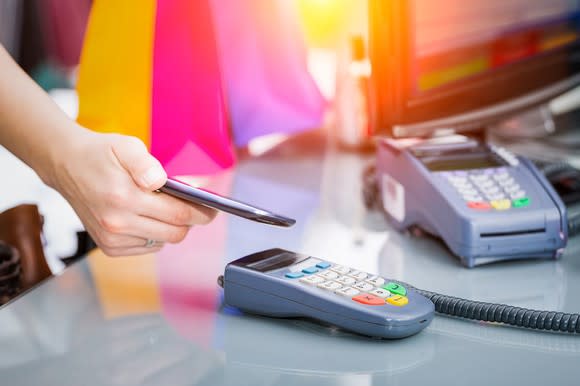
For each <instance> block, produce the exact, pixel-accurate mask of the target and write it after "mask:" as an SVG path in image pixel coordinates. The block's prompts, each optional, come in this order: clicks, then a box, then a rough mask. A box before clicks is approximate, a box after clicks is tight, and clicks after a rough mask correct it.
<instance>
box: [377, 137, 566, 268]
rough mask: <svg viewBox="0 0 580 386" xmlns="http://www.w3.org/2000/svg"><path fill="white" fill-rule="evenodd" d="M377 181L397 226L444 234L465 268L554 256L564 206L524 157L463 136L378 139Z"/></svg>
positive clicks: (562, 231)
mask: <svg viewBox="0 0 580 386" xmlns="http://www.w3.org/2000/svg"><path fill="white" fill-rule="evenodd" d="M377 173H378V175H377V181H378V185H379V190H380V194H381V198H382V204H383V207H384V210H385V212H386V214H387V217H388V218H389V219H390V220H391V221H392V223H393V224H394V225H395V227H396V228H398V229H399V230H403V229H406V228H409V227H411V226H418V227H420V228H422V229H423V230H425V231H427V232H428V233H431V234H433V235H436V236H439V237H441V238H442V239H443V241H444V242H445V244H446V245H447V246H448V247H449V249H450V250H451V251H452V252H453V253H454V254H455V255H457V256H459V258H460V259H461V262H462V263H463V264H464V265H465V266H467V267H473V266H475V265H478V264H484V263H489V262H495V261H501V260H510V259H521V258H558V257H559V256H561V254H562V252H563V249H564V247H565V246H566V242H567V219H566V208H565V206H564V204H563V203H562V201H561V199H560V198H559V196H558V195H557V193H556V192H555V191H554V189H553V188H552V186H551V185H550V183H549V182H548V181H547V180H546V178H545V177H544V176H543V175H542V174H541V173H540V172H539V171H538V169H537V168H536V167H535V166H534V165H533V164H532V163H531V162H530V161H529V160H527V159H525V158H523V157H518V156H514V155H513V154H511V153H510V152H508V151H506V150H505V149H503V148H496V147H494V146H491V145H487V144H483V143H481V142H479V141H477V140H475V139H471V138H467V137H463V136H450V137H443V138H442V139H430V140H429V139H426V140H417V139H403V140H393V139H388V138H384V139H379V144H378V153H377Z"/></svg>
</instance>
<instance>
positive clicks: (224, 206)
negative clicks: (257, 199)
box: [159, 178, 296, 227]
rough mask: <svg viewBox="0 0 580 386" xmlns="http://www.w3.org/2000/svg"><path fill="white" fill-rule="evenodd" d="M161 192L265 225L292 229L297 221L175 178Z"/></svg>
mask: <svg viewBox="0 0 580 386" xmlns="http://www.w3.org/2000/svg"><path fill="white" fill-rule="evenodd" d="M159 191H161V192H163V193H167V194H170V195H172V196H174V197H177V198H181V199H183V200H186V201H189V202H192V203H194V204H198V205H203V206H207V207H209V208H213V209H217V210H221V211H222V212H227V213H230V214H233V215H236V216H240V217H243V218H247V219H249V220H253V221H257V222H261V223H264V224H269V225H275V226H281V227H290V226H292V225H294V224H295V223H296V220H294V219H292V218H289V217H285V216H281V215H279V214H275V213H272V212H270V211H267V210H265V209H260V208H256V207H255V206H252V205H249V204H245V203H243V202H240V201H236V200H233V199H231V198H228V197H224V196H220V195H219V194H216V193H212V192H210V191H207V190H205V189H201V188H195V187H193V186H191V185H189V184H186V183H185V182H181V181H178V180H175V179H173V178H168V179H167V182H166V183H165V185H163V186H162V187H161V188H160V189H159Z"/></svg>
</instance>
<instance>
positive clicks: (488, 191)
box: [440, 167, 531, 211]
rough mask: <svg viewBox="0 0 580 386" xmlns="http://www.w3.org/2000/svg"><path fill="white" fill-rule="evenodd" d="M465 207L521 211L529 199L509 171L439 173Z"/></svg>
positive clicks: (484, 170) (482, 209) (490, 169)
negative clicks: (459, 197)
mask: <svg viewBox="0 0 580 386" xmlns="http://www.w3.org/2000/svg"><path fill="white" fill-rule="evenodd" d="M440 174H441V175H442V176H443V177H444V178H445V179H446V180H447V181H448V182H449V184H450V185H451V186H452V187H453V188H454V189H455V191H456V192H457V193H458V194H459V195H460V196H461V197H462V198H463V200H464V201H465V203H466V205H467V206H468V207H469V208H471V209H473V210H479V211H488V210H509V209H516V208H525V207H527V206H529V205H530V203H531V199H530V197H529V196H528V193H527V192H526V190H525V189H524V188H523V187H522V186H521V185H520V184H519V183H518V181H517V180H516V179H515V177H514V176H513V175H512V173H510V171H509V168H506V167H499V168H487V169H474V170H461V171H449V172H440Z"/></svg>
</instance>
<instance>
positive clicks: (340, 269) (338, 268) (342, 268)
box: [330, 265, 350, 275]
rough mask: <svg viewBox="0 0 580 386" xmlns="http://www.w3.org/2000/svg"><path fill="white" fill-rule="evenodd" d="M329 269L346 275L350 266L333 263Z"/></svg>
mask: <svg viewBox="0 0 580 386" xmlns="http://www.w3.org/2000/svg"><path fill="white" fill-rule="evenodd" d="M330 270H331V271H334V272H338V273H339V274H341V275H346V274H347V273H349V272H350V268H348V267H345V266H344V265H333V266H332V267H330Z"/></svg>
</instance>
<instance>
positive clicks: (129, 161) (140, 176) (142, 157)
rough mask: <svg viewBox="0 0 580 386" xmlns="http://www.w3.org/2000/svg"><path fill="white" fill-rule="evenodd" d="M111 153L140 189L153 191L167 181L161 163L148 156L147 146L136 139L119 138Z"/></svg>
mask: <svg viewBox="0 0 580 386" xmlns="http://www.w3.org/2000/svg"><path fill="white" fill-rule="evenodd" d="M113 152H114V153H115V156H116V157H117V160H118V161H119V163H120V164H121V166H122V167H123V168H124V169H125V170H127V172H129V174H130V175H131V178H133V181H135V183H136V184H137V185H138V186H139V187H141V188H142V189H145V190H148V191H154V190H157V189H159V188H160V187H162V186H163V184H165V182H166V181H167V173H166V172H165V170H164V169H163V167H162V166H161V163H159V161H158V160H157V159H156V158H155V157H153V156H152V155H151V154H149V151H148V150H147V146H145V144H144V143H143V142H142V141H141V140H140V139H138V138H136V137H129V136H121V137H120V138H119V140H118V141H116V142H115V143H114V144H113Z"/></svg>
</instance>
